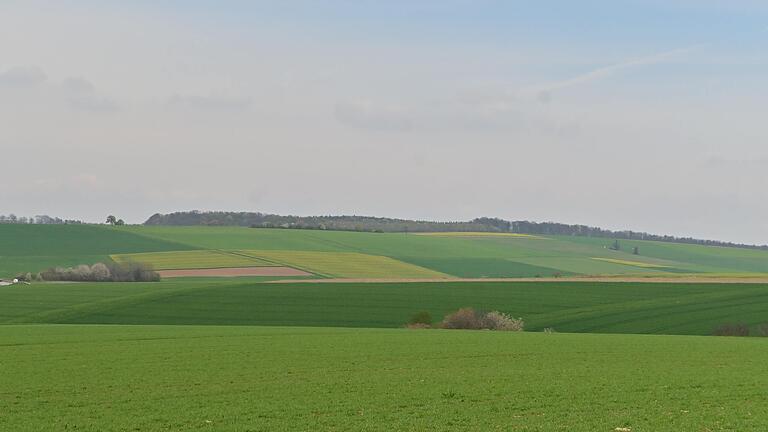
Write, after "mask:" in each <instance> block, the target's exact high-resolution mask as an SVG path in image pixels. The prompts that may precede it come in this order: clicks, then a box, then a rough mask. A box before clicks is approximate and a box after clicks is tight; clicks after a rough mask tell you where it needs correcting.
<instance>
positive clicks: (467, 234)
mask: <svg viewBox="0 0 768 432" xmlns="http://www.w3.org/2000/svg"><path fill="white" fill-rule="evenodd" d="M415 235H421V236H430V237H512V238H529V239H530V238H535V239H539V240H545V239H546V237H540V236H535V235H531V234H516V233H499V232H472V231H465V232H461V231H456V232H425V233H416V234H415Z"/></svg>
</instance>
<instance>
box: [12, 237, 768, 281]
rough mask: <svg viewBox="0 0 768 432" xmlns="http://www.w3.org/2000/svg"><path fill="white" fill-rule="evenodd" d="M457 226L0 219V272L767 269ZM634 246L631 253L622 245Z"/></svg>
mask: <svg viewBox="0 0 768 432" xmlns="http://www.w3.org/2000/svg"><path fill="white" fill-rule="evenodd" d="M460 234H461V233H459V234H455V233H454V234H451V235H414V234H410V235H409V234H402V233H388V234H384V233H362V232H338V231H337V232H332V231H311V230H284V229H252V228H240V227H162V226H147V227H144V226H131V227H119V228H118V227H104V226H94V225H82V226H78V225H65V226H61V225H59V226H31V225H2V226H0V277H10V276H13V275H15V274H18V273H22V272H26V271H40V270H43V269H45V268H47V267H50V266H57V265H58V266H63V265H76V264H92V263H94V262H97V261H104V260H109V259H110V256H114V257H116V259H118V260H120V259H138V260H144V261H147V262H150V263H153V264H155V266H156V267H158V268H182V267H183V268H201V267H202V268H205V266H211V267H222V266H252V265H267V264H270V263H271V262H272V261H271V260H270V258H269V257H268V256H269V255H273V256H277V255H280V257H279V258H280V259H278V260H277V261H280V262H282V263H283V264H287V265H290V266H296V267H297V268H304V269H313V270H310V271H311V272H313V273H316V274H319V275H330V276H332V277H356V278H419V277H426V278H433V277H445V276H446V275H448V276H454V277H463V278H484V277H513V278H514V277H535V276H542V277H547V276H553V275H566V276H600V275H627V276H680V275H686V274H692V275H700V276H701V275H704V276H706V275H712V276H723V277H728V276H732V277H751V276H755V277H758V276H759V277H766V276H768V251H761V250H749V249H736V248H724V247H706V246H699V245H686V244H674V243H662V242H649V241H635V240H632V241H629V240H627V241H621V242H620V243H621V246H622V250H621V251H613V250H610V249H608V248H607V246H608V245H609V244H611V243H612V241H611V240H609V239H599V238H586V237H558V236H548V237H542V236H539V237H530V236H507V235H497V236H488V235H475V234H472V233H469V234H467V235H460ZM634 247H638V249H639V254H638V255H633V254H632V253H631V250H632V248H634ZM190 251H199V252H190ZM206 251H207V252H206ZM238 251H258V253H259V254H261V255H262V256H256V255H254V256H253V258H256V260H253V262H251V258H248V257H243V256H239V257H238V256H236V254H238V253H239V252H238ZM158 252H169V253H168V254H158ZM170 252H176V253H175V254H174V253H170ZM320 252H323V253H328V254H331V253H335V254H339V253H342V254H358V255H336V256H335V257H336V259H334V255H324V258H323V259H321V260H318V257H320V256H321V255H317V254H313V253H320ZM133 254H141V255H133ZM197 254H199V255H197ZM286 254H293V256H292V257H289V256H288V255H286ZM251 255H253V254H251ZM361 256H366V257H368V258H361ZM355 257H357V258H359V259H357V260H356V259H352V258H355ZM342 258H346V259H342ZM259 259H261V261H263V262H260V261H258V260H259ZM360 259H363V260H369V261H368V262H367V263H366V262H363V263H361V262H360ZM377 260H378V261H377ZM396 263H397V264H396ZM395 264H396V265H395Z"/></svg>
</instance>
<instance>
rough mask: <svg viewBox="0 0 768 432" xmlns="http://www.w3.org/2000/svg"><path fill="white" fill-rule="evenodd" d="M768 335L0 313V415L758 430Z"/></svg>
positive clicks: (289, 426) (11, 425) (214, 426)
mask: <svg viewBox="0 0 768 432" xmlns="http://www.w3.org/2000/svg"><path fill="white" fill-rule="evenodd" d="M766 361H768V340H766V339H754V338H746V339H745V338H702V337H690V336H642V335H587V334H584V335H577V334H544V333H517V334H515V333H496V332H462V331H444V330H443V331H441V330H433V331H409V330H402V329H401V330H376V329H330V328H298V327H296V328H263V327H220V326H208V327H195V326H188V327H175V326H1V327H0V381H2V383H3V390H2V393H0V413H2V414H1V415H0V428H2V429H3V430H9V431H10V430H12V431H39V430H78V431H122V430H146V431H154V430H173V431H182V430H217V431H245V430H253V431H267V430H307V431H309V430H370V431H390V430H445V431H466V430H476V431H481V430H482V431H485V430H512V431H554V430H564V431H579V432H592V431H615V430H617V428H627V429H625V430H631V431H632V432H643V431H653V432H656V431H673V430H674V431H758V430H765V429H766V428H768V404H766V396H765V388H766V387H768V374H766V373H765V363H766Z"/></svg>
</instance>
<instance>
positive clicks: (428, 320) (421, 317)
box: [408, 311, 432, 326]
mask: <svg viewBox="0 0 768 432" xmlns="http://www.w3.org/2000/svg"><path fill="white" fill-rule="evenodd" d="M414 324H426V325H428V326H432V315H431V314H430V313H429V312H427V311H421V312H417V313H416V314H414V315H413V316H412V317H411V319H410V320H408V325H414Z"/></svg>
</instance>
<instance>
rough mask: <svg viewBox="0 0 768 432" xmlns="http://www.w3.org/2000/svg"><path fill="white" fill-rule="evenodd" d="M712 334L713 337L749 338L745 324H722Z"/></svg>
mask: <svg viewBox="0 0 768 432" xmlns="http://www.w3.org/2000/svg"><path fill="white" fill-rule="evenodd" d="M712 334H713V335H714V336H749V327H747V325H746V324H723V325H721V326H719V327H717V328H716V329H715V330H714V331H713V332H712Z"/></svg>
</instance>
